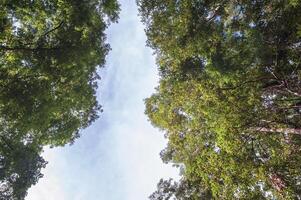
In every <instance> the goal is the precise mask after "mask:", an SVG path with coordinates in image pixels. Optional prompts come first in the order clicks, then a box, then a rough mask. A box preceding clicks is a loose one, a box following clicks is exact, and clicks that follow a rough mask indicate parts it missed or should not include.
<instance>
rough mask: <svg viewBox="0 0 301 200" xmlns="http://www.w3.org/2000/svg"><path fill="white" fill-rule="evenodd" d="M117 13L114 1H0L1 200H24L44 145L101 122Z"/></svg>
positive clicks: (37, 170) (64, 140) (69, 140)
mask: <svg viewBox="0 0 301 200" xmlns="http://www.w3.org/2000/svg"><path fill="white" fill-rule="evenodd" d="M118 12H119V4H118V3H117V1H116V0H89V1H88V0H43V1H39V0H32V1H27V0H2V1H1V3H0V193H1V194H0V199H23V198H24V197H25V195H26V190H27V189H28V188H29V187H30V186H31V185H32V184H35V183H36V182H37V180H38V178H39V177H41V173H40V169H41V168H42V167H44V166H45V161H44V160H43V159H42V158H41V157H40V155H39V154H40V152H41V151H42V146H44V145H50V146H59V145H65V144H67V143H72V142H73V141H74V139H76V138H77V137H79V132H80V130H81V129H83V128H85V127H87V126H89V125H90V124H91V123H92V122H93V121H95V120H96V119H97V117H98V113H99V111H101V106H100V105H99V104H98V103H97V100H96V88H97V80H98V79H99V76H98V75H97V68H98V67H102V66H103V65H104V63H105V56H106V55H107V53H108V51H109V49H110V47H109V45H108V44H107V43H106V36H105V33H104V31H105V29H106V28H107V26H108V25H109V24H110V23H111V22H116V21H117V18H118ZM1 195H2V196H1Z"/></svg>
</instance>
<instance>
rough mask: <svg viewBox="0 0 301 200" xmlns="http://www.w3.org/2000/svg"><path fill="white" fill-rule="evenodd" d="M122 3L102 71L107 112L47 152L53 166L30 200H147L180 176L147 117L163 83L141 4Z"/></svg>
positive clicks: (100, 93) (110, 32)
mask: <svg viewBox="0 0 301 200" xmlns="http://www.w3.org/2000/svg"><path fill="white" fill-rule="evenodd" d="M121 4H122V6H121V8H122V12H121V14H120V20H119V23H118V24H114V25H112V26H111V27H110V28H109V29H108V31H107V35H108V42H109V43H110V45H111V47H112V51H111V52H110V54H109V56H108V57H107V64H106V68H105V69H101V70H100V74H101V77H102V79H101V81H100V85H99V86H100V87H99V91H98V93H97V95H98V99H99V102H100V103H101V104H102V105H103V107H104V113H102V115H101V117H100V119H99V120H98V121H96V122H95V123H94V124H93V125H92V126H91V127H89V128H88V129H86V130H85V131H83V133H82V136H81V138H79V139H78V140H77V141H76V143H75V144H74V145H72V146H65V147H64V148H55V149H46V150H45V152H44V157H45V159H46V160H48V161H49V164H48V165H47V167H46V169H44V170H43V173H44V177H43V178H42V179H40V181H39V183H38V184H37V185H36V186H34V187H32V188H31V189H30V190H29V195H28V196H27V198H26V200H102V199H103V200H144V199H147V197H148V196H149V194H151V193H152V192H153V191H154V190H155V188H156V184H157V182H158V181H159V179H160V178H161V177H165V178H168V177H176V176H177V171H176V169H174V168H172V167H171V166H170V165H165V164H163V163H162V162H161V160H160V157H159V152H160V150H162V149H163V148H164V147H165V144H166V141H165V139H164V138H163V133H162V132H159V131H158V130H157V129H154V128H153V127H152V126H151V125H150V123H149V122H148V121H147V118H146V116H145V115H144V102H143V99H145V98H146V97H148V96H150V95H151V94H152V93H153V92H154V87H155V86H156V85H157V84H158V76H157V71H156V67H155V62H154V57H153V55H152V52H151V50H150V49H149V48H146V47H145V41H146V37H145V34H144V31H143V25H142V24H141V23H140V19H139V17H138V15H137V7H136V4H135V0H122V1H121Z"/></svg>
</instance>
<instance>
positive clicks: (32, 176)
mask: <svg viewBox="0 0 301 200" xmlns="http://www.w3.org/2000/svg"><path fill="white" fill-rule="evenodd" d="M40 151H41V147H37V146H35V145H33V144H31V143H28V144H24V143H22V142H20V141H16V140H14V138H9V137H7V136H4V135H1V147H0V199H1V200H15V199H18V200H19V199H20V200H21V199H24V198H25V196H26V194H27V190H28V189H29V188H30V187H31V186H32V185H34V184H36V183H37V182H38V180H39V178H41V177H42V176H43V175H42V174H41V169H42V168H44V167H45V166H46V164H47V162H46V161H45V160H44V159H43V158H42V157H41V156H40V155H39V154H40Z"/></svg>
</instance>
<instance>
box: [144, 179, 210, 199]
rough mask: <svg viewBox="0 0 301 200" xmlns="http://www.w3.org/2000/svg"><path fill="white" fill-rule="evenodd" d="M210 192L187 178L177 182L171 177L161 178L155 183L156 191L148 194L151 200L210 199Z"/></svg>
mask: <svg viewBox="0 0 301 200" xmlns="http://www.w3.org/2000/svg"><path fill="white" fill-rule="evenodd" d="M211 198H212V196H211V193H210V191H208V190H203V189H202V188H201V187H199V184H196V183H191V182H189V181H187V180H184V179H181V180H180V181H179V183H177V182H174V181H173V180H172V179H169V180H163V179H161V180H160V181H159V183H158V185H157V191H155V192H154V193H153V194H151V195H150V196H149V199H151V200H169V199H179V200H186V199H187V200H188V199H189V200H199V199H204V200H206V199H211Z"/></svg>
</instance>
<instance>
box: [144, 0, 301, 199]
mask: <svg viewBox="0 0 301 200" xmlns="http://www.w3.org/2000/svg"><path fill="white" fill-rule="evenodd" d="M138 5H139V7H140V15H141V16H142V21H143V22H144V23H145V25H146V34H147V36H148V44H149V45H150V46H151V47H152V48H154V49H155V51H156V54H157V64H158V65H159V70H160V75H161V80H160V85H159V87H158V88H157V90H156V93H155V94H153V95H152V96H151V97H150V98H148V99H147V100H146V114H147V115H148V116H149V118H150V120H151V122H152V123H153V124H154V125H155V126H157V127H159V128H161V129H163V130H165V131H166V136H167V137H168V139H169V143H168V147H167V149H166V154H162V156H163V158H164V159H165V161H169V162H172V163H176V164H177V165H183V166H184V167H183V170H184V174H183V177H184V178H185V179H188V180H195V179H198V180H201V182H202V184H204V185H206V187H207V188H209V190H211V193H212V196H213V198H217V199H253V198H254V199H264V198H267V199H273V198H277V199H294V198H300V197H299V194H300V192H299V190H298V189H297V188H296V184H297V183H296V182H294V181H293V179H291V178H292V177H294V180H299V178H300V177H299V176H298V175H296V174H294V175H293V173H292V171H294V170H295V169H297V168H298V167H300V166H299V164H296V163H294V164H292V163H290V162H291V161H292V160H291V156H292V155H295V156H298V154H295V153H292V152H295V151H298V150H297V149H300V143H299V139H300V138H299V137H300V133H299V130H300V127H301V124H300V119H301V118H300V110H299V102H300V100H301V99H300V95H299V90H300V87H299V85H300V83H301V82H300V76H299V75H298V74H299V71H300V69H301V66H300V56H299V57H298V56H297V55H299V54H300V49H299V46H300V45H299V43H300V37H299V36H298V26H299V23H300V17H301V16H300V12H299V11H298V9H300V6H301V5H300V4H299V3H297V2H295V3H294V5H293V6H287V4H286V2H285V1H277V2H276V1H252V2H250V1H144V0H141V1H138ZM276 13H277V14H276ZM293 46H294V47H293ZM292 138H293V139H292ZM297 138H298V139H297ZM292 141H294V142H296V143H295V144H294V145H293V144H292V143H291V142H292ZM167 150H168V151H167ZM298 157H299V156H298ZM279 165H281V166H282V167H281V168H279ZM297 171H298V172H297V173H299V174H300V173H301V172H300V171H299V170H297ZM281 185H282V186H281ZM283 185H284V186H283ZM194 187H196V186H194ZM268 194H271V195H268ZM158 199H160V198H158ZM188 199H189V198H188Z"/></svg>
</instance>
